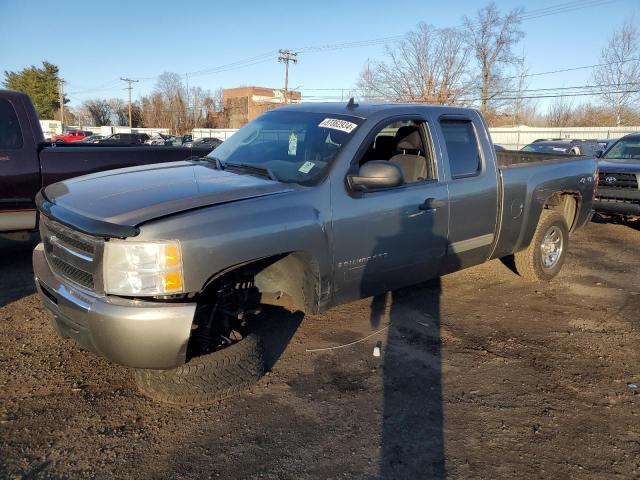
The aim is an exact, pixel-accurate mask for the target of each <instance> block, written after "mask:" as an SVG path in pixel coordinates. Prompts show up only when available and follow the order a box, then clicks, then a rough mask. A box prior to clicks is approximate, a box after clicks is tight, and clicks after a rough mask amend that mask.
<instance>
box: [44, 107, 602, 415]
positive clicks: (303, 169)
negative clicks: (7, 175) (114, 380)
mask: <svg viewBox="0 0 640 480" xmlns="http://www.w3.org/2000/svg"><path fill="white" fill-rule="evenodd" d="M596 169H597V161H596V159H595V158H588V157H580V158H575V157H570V156H565V155H560V156H558V155H549V154H538V153H527V152H519V151H517V152H510V151H505V152H497V153H496V152H495V150H494V147H493V144H492V142H491V137H490V134H489V131H488V129H487V125H486V123H485V121H484V119H483V118H482V116H481V115H480V113H479V112H478V111H476V110H472V109H467V108H457V107H446V106H425V105H394V104H384V105H360V106H356V105H354V103H353V102H352V101H351V102H349V104H346V105H345V104H331V103H328V104H298V105H290V106H286V107H281V108H278V109H275V110H271V111H269V112H267V113H264V114H263V115H262V116H260V117H258V118H257V119H255V120H253V121H252V122H250V123H248V124H247V125H245V126H244V127H243V128H242V129H240V130H239V131H238V132H237V133H235V134H234V135H233V136H232V137H231V138H230V139H229V140H227V141H226V142H225V143H223V144H222V145H221V146H219V147H218V148H217V149H215V150H214V151H213V152H211V154H209V156H208V157H206V158H204V159H194V160H189V161H183V162H177V163H171V164H166V165H147V166H143V167H136V168H129V169H126V170H120V171H117V172H109V173H101V174H95V175H92V176H89V177H83V178H79V179H75V180H67V181H64V182H60V183H57V184H55V185H50V186H48V187H46V188H45V189H43V190H42V191H41V192H40V193H39V194H38V200H37V202H38V208H39V211H40V212H41V214H42V215H43V222H42V223H41V237H42V240H43V243H41V244H40V245H38V247H37V248H36V249H35V251H34V255H33V264H34V271H35V276H36V287H37V289H38V292H39V296H40V298H41V300H42V302H43V304H44V306H45V308H46V309H47V310H48V311H49V312H51V314H52V319H53V324H54V326H55V328H56V329H57V331H58V333H59V334H60V335H61V336H63V337H71V338H73V339H75V340H76V341H77V342H78V343H80V344H81V345H83V346H84V347H85V348H86V349H88V350H90V351H93V352H95V353H97V354H99V355H102V356H104V357H106V358H108V359H109V360H111V361H113V362H116V363H119V364H122V365H128V366H130V367H134V368H135V369H137V370H136V373H135V377H136V381H137V384H138V386H139V388H140V389H141V390H142V391H143V392H144V393H146V394H147V395H149V396H151V397H153V398H156V399H160V400H166V401H171V402H174V403H203V402H210V401H214V400H216V399H219V398H225V397H227V396H228V395H230V394H232V393H233V392H235V391H237V390H238V389H239V388H240V387H241V386H245V385H248V384H250V383H252V382H253V381H255V379H256V378H258V377H259V376H260V375H261V373H262V371H263V362H262V357H261V350H260V341H259V338H258V337H257V336H256V334H255V333H252V328H253V327H252V316H251V313H255V312H258V311H259V309H260V306H261V304H269V305H278V306H282V307H285V308H289V309H291V310H300V311H302V312H306V313H316V312H319V311H322V310H325V309H328V308H330V307H332V306H335V305H338V304H341V303H345V302H349V301H351V300H355V299H358V298H361V297H366V296H370V295H375V294H379V293H382V292H385V291H387V290H391V289H396V288H399V287H402V286H404V285H409V284H413V283H417V282H421V281H424V280H426V279H429V278H433V277H437V276H439V275H443V274H446V273H449V272H453V271H456V270H459V269H462V268H466V267H470V266H472V265H477V264H480V263H482V262H485V261H487V260H489V259H492V258H500V257H506V256H510V255H513V254H514V257H515V266H516V268H517V270H518V272H519V273H520V274H521V275H522V276H524V277H525V278H527V279H531V280H540V281H548V280H551V279H552V278H553V277H555V276H556V275H557V274H558V272H559V271H560V269H561V267H562V264H563V263H564V261H565V257H566V254H567V250H568V246H569V233H570V232H571V231H573V230H575V229H577V228H579V227H581V226H583V225H584V224H585V223H586V222H588V221H589V220H590V218H591V213H592V212H591V206H592V201H593V193H594V185H595V175H596ZM514 301H516V302H517V299H516V300H514Z"/></svg>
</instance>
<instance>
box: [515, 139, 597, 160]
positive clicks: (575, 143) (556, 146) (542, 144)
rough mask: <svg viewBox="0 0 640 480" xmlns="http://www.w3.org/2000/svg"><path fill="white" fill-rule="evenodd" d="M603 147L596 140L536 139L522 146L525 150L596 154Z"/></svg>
mask: <svg viewBox="0 0 640 480" xmlns="http://www.w3.org/2000/svg"><path fill="white" fill-rule="evenodd" d="M601 149H602V148H601V147H600V145H599V144H598V142H597V141H596V140H562V139H554V140H542V139H539V140H536V141H534V142H533V143H530V144H529V145H525V146H524V147H522V148H521V150H522V151H524V152H538V153H553V154H565V155H591V156H595V155H596V153H597V152H598V150H601Z"/></svg>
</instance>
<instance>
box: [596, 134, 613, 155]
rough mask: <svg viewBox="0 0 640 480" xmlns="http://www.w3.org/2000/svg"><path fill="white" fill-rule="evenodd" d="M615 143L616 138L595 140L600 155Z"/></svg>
mask: <svg viewBox="0 0 640 480" xmlns="http://www.w3.org/2000/svg"><path fill="white" fill-rule="evenodd" d="M617 141H618V139H617V138H604V139H602V140H596V142H597V143H598V146H599V149H600V151H601V152H602V153H604V152H606V151H607V150H608V149H609V148H610V147H611V145H613V144H614V143H616V142H617ZM602 153H601V155H602Z"/></svg>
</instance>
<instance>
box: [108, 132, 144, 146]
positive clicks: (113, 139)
mask: <svg viewBox="0 0 640 480" xmlns="http://www.w3.org/2000/svg"><path fill="white" fill-rule="evenodd" d="M147 140H149V135H147V134H146V133H114V134H113V135H109V136H108V137H106V138H103V139H102V140H100V141H99V142H98V143H101V144H102V143H106V144H110V145H143V144H144V142H146V141H147Z"/></svg>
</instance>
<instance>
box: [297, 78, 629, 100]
mask: <svg viewBox="0 0 640 480" xmlns="http://www.w3.org/2000/svg"><path fill="white" fill-rule="evenodd" d="M636 85H637V83H636ZM638 92H640V89H636V88H634V89H626V90H605V91H600V92H579V93H560V94H544V95H518V96H497V97H494V98H493V99H492V100H519V99H537V98H563V97H584V96H600V95H613V94H623V93H638ZM339 98H340V97H339V96H330V95H327V96H305V98H304V99H305V100H310V99H311V100H325V101H328V100H334V101H337V100H338V99H339ZM359 98H361V99H363V100H382V101H385V100H387V99H388V97H385V96H382V95H361V96H360V97H359ZM480 100H482V97H476V98H468V97H462V98H459V99H456V102H458V103H474V102H479V101H480ZM406 103H434V102H433V101H431V100H420V99H416V100H410V101H407V102H406Z"/></svg>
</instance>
